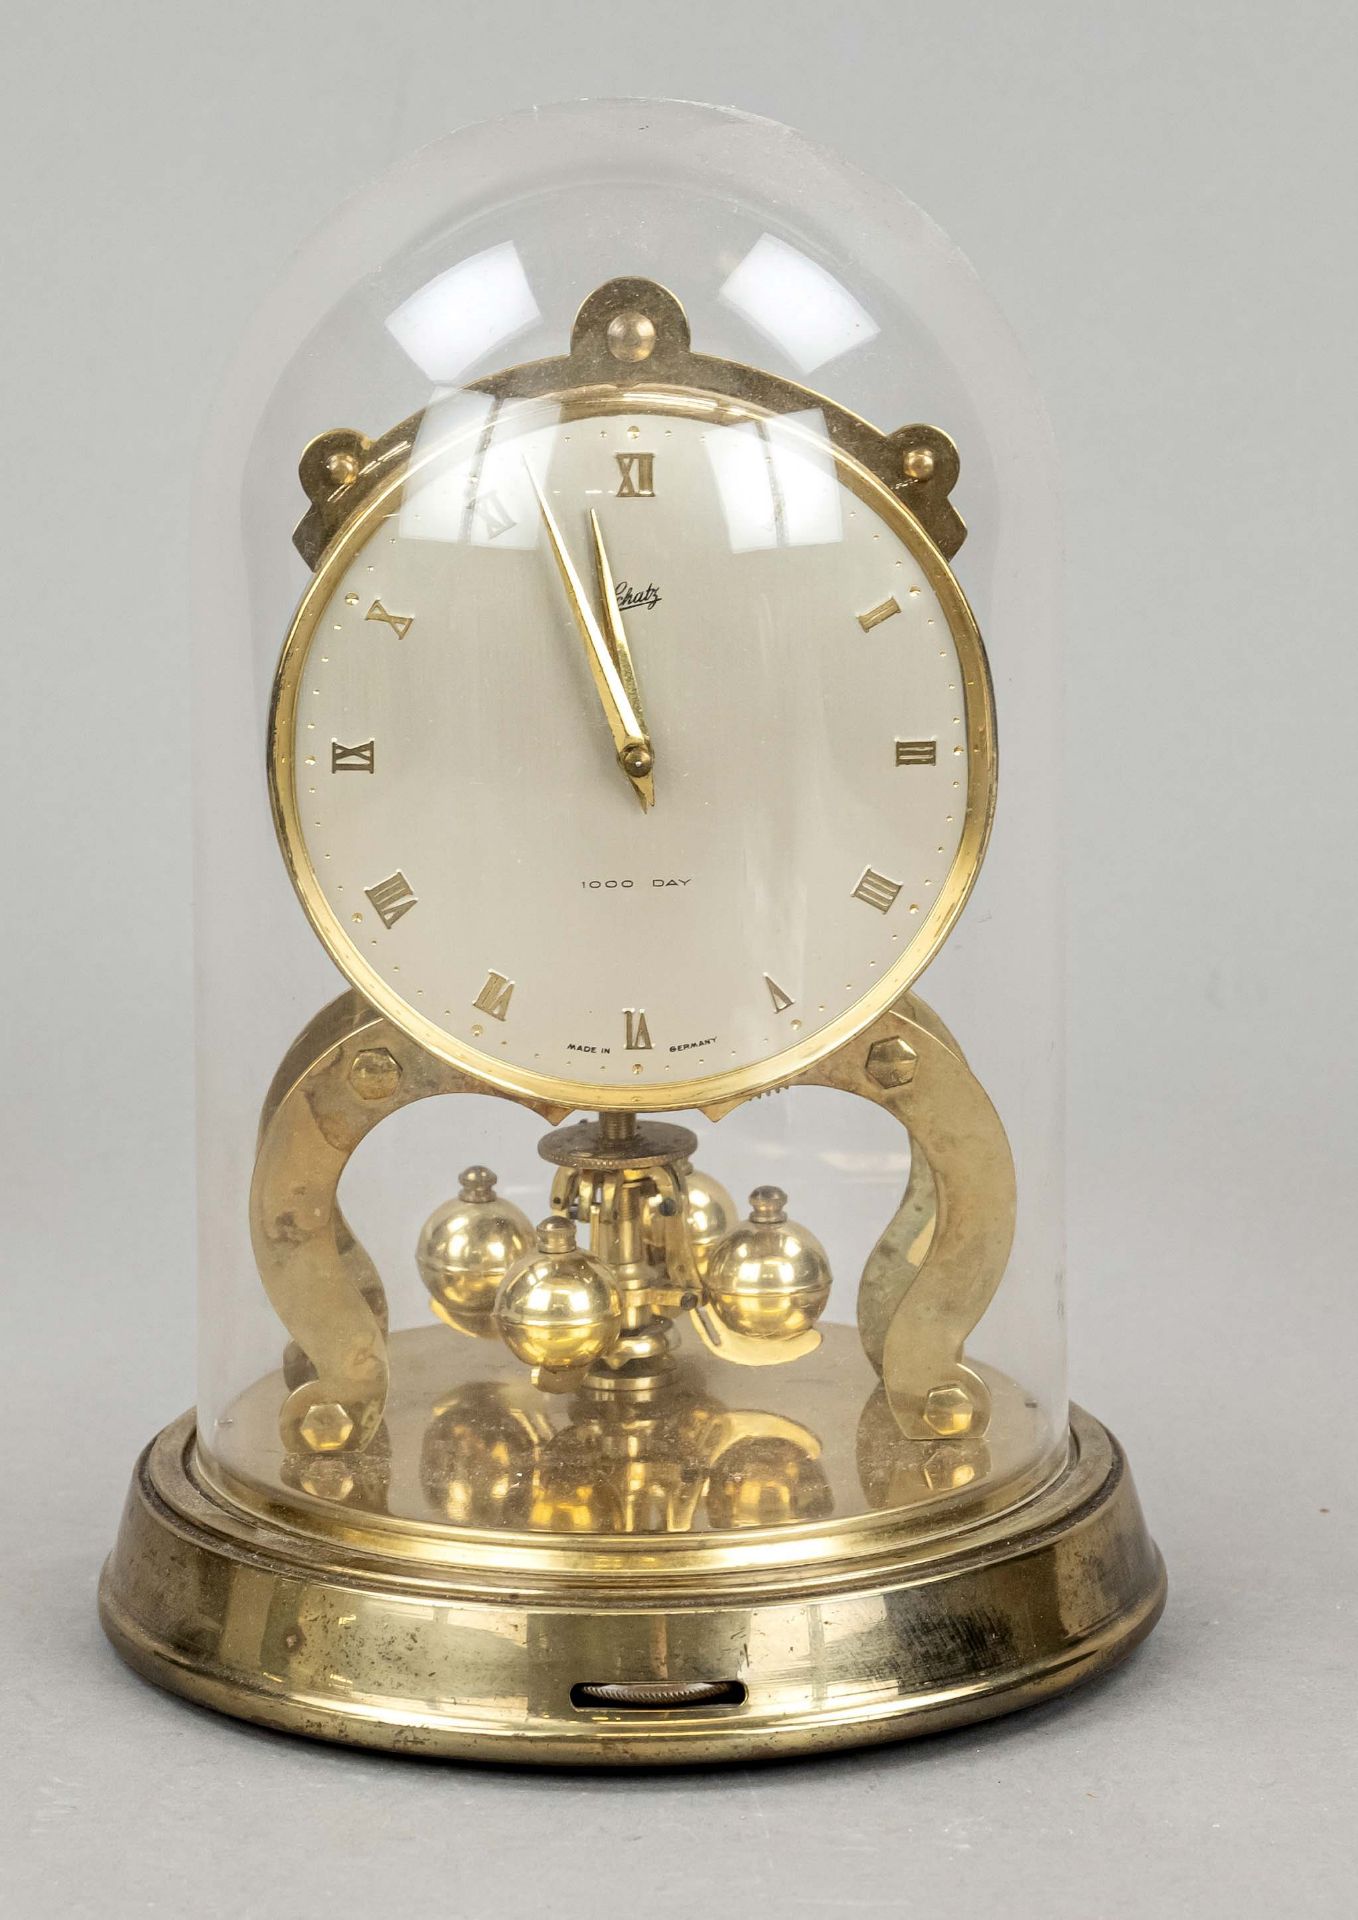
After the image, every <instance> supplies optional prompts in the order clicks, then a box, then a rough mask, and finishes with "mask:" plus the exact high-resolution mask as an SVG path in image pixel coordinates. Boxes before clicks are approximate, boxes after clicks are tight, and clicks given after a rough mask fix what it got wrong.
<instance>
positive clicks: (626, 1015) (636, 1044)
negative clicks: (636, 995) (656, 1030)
mask: <svg viewBox="0 0 1358 1920" xmlns="http://www.w3.org/2000/svg"><path fill="white" fill-rule="evenodd" d="M623 1019H624V1020H625V1021H626V1022H627V1051H628V1052H629V1053H647V1052H649V1051H650V1046H651V1029H650V1028H649V1027H648V1026H647V1025H646V1015H645V1014H644V1013H643V1012H642V1011H641V1010H640V1008H639V1007H626V1008H624V1009H623Z"/></svg>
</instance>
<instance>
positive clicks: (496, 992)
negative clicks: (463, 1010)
mask: <svg viewBox="0 0 1358 1920" xmlns="http://www.w3.org/2000/svg"><path fill="white" fill-rule="evenodd" d="M513 991H514V982H513V981H512V980H506V979H505V977H504V975H503V974H502V973H488V974H487V975H486V984H485V986H484V987H482V989H481V991H480V993H478V994H477V996H476V998H475V1000H473V1001H472V1005H473V1006H474V1007H480V1009H481V1011H482V1013H488V1014H489V1015H490V1017H491V1019H492V1020H503V1019H504V1017H505V1015H506V1014H507V1013H508V1012H509V999H510V995H511V994H512V993H513Z"/></svg>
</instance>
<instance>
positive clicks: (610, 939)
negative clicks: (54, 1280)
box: [101, 101, 1164, 1764]
mask: <svg viewBox="0 0 1358 1920" xmlns="http://www.w3.org/2000/svg"><path fill="white" fill-rule="evenodd" d="M200 508H201V511H200V517H199V542H198V552H199V558H198V568H197V576H196V578H197V586H196V599H195V606H194V621H193V632H194V650H195V659H196V667H197V676H196V678H197V693H198V697H197V706H196V729H197V731H196V739H195V746H194V752H195V761H196V773H197V798H196V809H195V817H196V856H197V866H196V881H197V885H196V912H197V948H196V951H197V974H198V977H197V1015H198V1024H197V1033H198V1054H199V1080H198V1085H199V1116H198V1127H199V1130H198V1139H199V1157H198V1207H199V1221H200V1259H199V1270H200V1284H201V1302H200V1326H201V1373H200V1388H199V1401H198V1409H197V1415H196V1420H195V1419H194V1418H193V1417H192V1416H187V1417H186V1418H185V1419H184V1420H183V1421H180V1422H178V1423H176V1424H175V1425H173V1426H171V1427H168V1428H167V1429H166V1430H165V1432H164V1433H163V1434H161V1435H160V1436H159V1437H158V1439H157V1440H156V1441H155V1442H153V1444H152V1446H151V1447H150V1449H148V1451H147V1453H146V1455H145V1456H144V1457H143V1459H142V1460H141V1461H140V1462H139V1463H138V1467H137V1470H136V1474H135V1475H134V1479H133V1486H132V1491H131V1493H130V1495H129V1499H128V1504H127V1508H126V1511H125V1514H124V1521H123V1526H122V1530H121V1532H120V1535H119V1541H118V1545H117V1547H116V1549H115V1551H114V1554H113V1556H112V1557H111V1559H110V1562H109V1565H108V1568H107V1569H106V1572H105V1577H104V1582H103V1585H102V1588H101V1594H102V1604H103V1609H104V1619H105V1623H106V1625H107V1627H108V1630H109V1632H110V1634H111V1635H112V1637H113V1639H114V1641H115V1643H116V1644H117V1645H118V1646H119V1648H120V1649H121V1651H122V1652H123V1653H124V1654H125V1656H126V1657H127V1658H128V1659H129V1660H130V1661H131V1662H132V1663H133V1664H134V1665H135V1666H137V1667H138V1668H139V1669H140V1670H141V1671H143V1672H145V1673H147V1674H148V1675H150V1676H151V1677H153V1678H155V1679H157V1680H159V1681H161V1682H162V1683H163V1684H165V1685H167V1686H169V1687H172V1688H175V1689H177V1690H179V1691H181V1692H184V1693H187V1694H189V1695H190V1696H191V1697H193V1698H195V1699H197V1700H200V1701H204V1702H206V1703H207V1704H210V1705H213V1706H216V1707H220V1708H223V1709H224V1710H226V1711H229V1712H233V1713H237V1714H239V1715H242V1716H243V1717H246V1718H249V1719H255V1720H262V1721H264V1722H266V1723H268V1724H270V1725H274V1726H279V1727H287V1728H292V1729H295V1730H300V1731H304V1732H307V1733H310V1734H313V1735H315V1734H319V1735H324V1736H328V1737H333V1738H337V1739H342V1740H353V1741H360V1742H366V1743H368V1744H371V1745H375V1746H379V1747H389V1748H408V1747H418V1748H420V1749H422V1750H423V1751H425V1752H430V1753H444V1754H452V1755H460V1756H472V1757H476V1756H495V1757H502V1756H504V1757H510V1758H514V1759H533V1760H543V1761H549V1762H576V1761H579V1760H582V1759H583V1760H588V1761H595V1762H615V1763H621V1764H631V1763H633V1762H635V1761H637V1760H645V1761H654V1760H663V1761H669V1760H674V1761H691V1760H695V1759H704V1758H728V1759H730V1758H745V1759H749V1758H757V1757H760V1756H763V1755H767V1754H771V1753H775V1752H779V1753H786V1752H794V1751H801V1750H805V1749H809V1748H819V1747H826V1746H835V1745H843V1744H847V1743H850V1742H854V1741H860V1740H874V1739H884V1738H888V1737H892V1736H896V1735H900V1734H904V1733H910V1732H921V1731H927V1730H931V1729H932V1728H935V1727H938V1726H942V1725H949V1724H954V1723H956V1722H958V1721H962V1720H968V1719H975V1718H978V1717H980V1716H982V1715H984V1714H989V1713H996V1712H1003V1711H1008V1710H1009V1709H1010V1708H1012V1707H1014V1706H1018V1705H1021V1704H1023V1703H1024V1702H1025V1701H1028V1700H1034V1699H1038V1698H1042V1697H1045V1696H1046V1695H1048V1694H1050V1693H1052V1692H1055V1691H1057V1690H1059V1689H1061V1688H1065V1687H1068V1686H1070V1685H1072V1684H1073V1683H1074V1682H1075V1681H1077V1680H1079V1679H1081V1678H1083V1677H1084V1676H1086V1675H1088V1674H1092V1673H1095V1672H1098V1671H1101V1670H1102V1669H1103V1668H1105V1667H1107V1666H1108V1665H1110V1664H1111V1663H1112V1662H1113V1661H1114V1660H1116V1659H1117V1658H1119V1657H1120V1656H1121V1655H1122V1654H1123V1653H1125V1652H1127V1651H1128V1650H1129V1649H1130V1647H1132V1646H1133V1645H1134V1644H1135V1643H1136V1642H1137V1641H1138V1640H1139V1639H1140V1638H1141V1637H1142V1635H1144V1634H1145V1633H1146V1632H1147V1631H1148V1630H1149V1628H1150V1627H1151V1626H1152V1625H1153V1624H1154V1621H1155V1619H1156V1617H1157V1615H1158V1612H1159V1608H1160V1606H1161V1603H1162V1600H1163V1595H1164V1571H1163V1568H1162V1566H1161V1565H1160V1562H1159V1558H1158V1556H1157V1554H1156V1552H1155V1549H1154V1547H1153V1545H1152V1544H1151V1542H1150V1540H1149V1538H1148V1536H1147V1534H1146V1531H1145V1527H1144V1523H1143V1521H1142V1519H1141V1515H1140V1510H1139V1508H1138V1506H1137V1501H1136V1495H1135V1491H1134V1489H1133V1486H1132V1482H1131V1478H1130V1475H1129V1474H1128V1472H1127V1471H1126V1466H1125V1462H1124V1461H1123V1458H1122V1455H1121V1453H1120V1451H1119V1449H1118V1447H1117V1443H1116V1442H1115V1441H1114V1440H1113V1438H1112V1436H1111V1435H1109V1434H1108V1433H1106V1432H1105V1430H1104V1429H1103V1428H1102V1427H1100V1426H1099V1424H1098V1422H1097V1421H1095V1420H1093V1419H1092V1418H1091V1417H1090V1416H1089V1415H1087V1414H1084V1413H1082V1412H1080V1411H1078V1410H1076V1411H1074V1412H1072V1410H1071V1409H1070V1408H1069V1407H1068V1404H1067V1400H1066V1393H1065V1373H1064V1354H1063V1340H1062V1333H1063V1320H1062V1302H1061V1286H1062V1224H1063V1204H1062V1171H1063V1161H1062V1136H1061V1118H1062V1114H1061V1106H1062V1102H1061V1092H1062V1075H1063V1062H1062V1027H1063V1020H1062V1014H1063V1007H1062V979H1061V957H1062V948H1063V942H1062V928H1061V887H1060V852H1059V850H1060V845H1061V820H1060V811H1059V785H1058V766H1059V759H1060V691H1061V689H1060V678H1059V670H1058V660H1057V621H1056V599H1057V588H1056V573H1057V524H1056V522H1057V513H1056V498H1055V488H1054V483H1053V470H1052V457H1051V449H1050V444H1049V439H1048V435H1047V430H1046V426H1045V422H1044V420H1043V415H1042V410H1041V407H1040V405H1039V404H1038V401H1037V398H1036V396H1035V394H1034V391H1033V387H1032V383H1031V381H1030V379H1029V377H1028V374H1027V372H1026V370H1025V369H1024V367H1023V365H1022V364H1021V362H1020V360H1019V357H1018V355H1017V353H1016V352H1015V349H1014V345H1013V342H1012V340H1011V339H1010V336H1009V334H1008V332H1007V331H1006V329H1005V327H1004V325H1003V323H1002V321H1001V320H1000V319H999V317H998V315H997V314H996V312H995V310H994V308H993V306H992V304H991V303H990V301H989V300H988V299H987V298H986V296H985V294H984V293H983V292H982V291H981V289H980V287H979V286H978V285H977V282H976V280H975V278H974V276H973V275H972V273H971V271H970V269H969V268H968V266H967V264H966V262H965V261H964V260H963V259H962V257H961V256H960V254H958V253H957V251H956V250H955V249H954V248H953V247H951V246H950V245H949V244H948V242H947V241H946V240H944V238H943V237H942V236H941V235H940V234H939V233H938V231H937V230H936V229H935V228H934V227H933V226H931V225H930V224H929V222H928V221H927V220H926V218H925V217H924V215H923V214H922V213H920V212H919V211H918V209H916V208H915V207H913V206H911V205H910V204H909V203H908V202H907V201H905V200H903V199H901V198H899V197H898V196H897V195H895V194H893V193H891V192H889V191H887V190H886V189H885V188H883V187H880V186H878V185H875V184H873V183H872V182H870V181H867V180H865V179H863V178H862V177H860V176H859V175H857V174H855V173H854V172H852V171H851V170H850V169H849V168H847V167H845V166H843V165H841V164H840V163H839V162H837V161H835V160H833V159H831V158H829V157H828V156H826V155H824V154H822V153H820V152H818V151H817V150H816V149H814V148H812V147H810V146H808V145H807V144H806V143H805V142H804V141H803V140H801V139H799V138H798V137H797V136H796V135H794V134H792V133H789V132H788V131H787V130H786V129H784V128H781V127H777V126H774V125H771V124H770V123H768V122H766V121H760V120H754V119H750V118H748V117H745V116H742V115H740V114H736V113H730V112H725V111H720V110H718V109H715V108H708V107H698V106H684V105H674V104H669V103H658V102H636V101H614V102H604V103H602V104H598V103H596V104H578V105H571V106H564V107H556V108H552V109H549V110H544V111H542V112H536V113H532V114H528V115H521V116H519V117H517V118H514V119H511V120H505V121H501V122H498V123H495V124H493V125H487V126H482V127H477V128H472V129H470V130H469V131H467V132H463V133H459V134H456V135H454V136H453V137H451V138H450V139H447V140H445V141H443V142H441V143H440V144H439V145H437V146H435V147H432V148H430V149H429V150H428V151H427V152H425V153H422V154H419V155H417V156H416V157H415V158H414V159H413V160H411V161H410V162H409V163H408V164H406V165H405V166H403V167H401V168H399V169H398V170H397V171H396V172H394V173H393V174H391V175H390V176H389V177H388V178H387V179H386V180H384V181H383V182H381V183H380V185H378V186H377V187H376V188H375V189H374V190H373V191H372V192H371V193H370V194H368V195H366V196H365V197H363V198H362V199H360V200H358V201H356V202H354V203H353V204H352V205H350V206H349V207H348V208H347V209H345V210H344V211H343V212H342V213H341V214H340V215H339V216H338V218H337V219H336V220H335V221H334V222H333V223H332V224H331V225H330V226H329V227H328V228H327V229H326V231H325V232H324V233H323V234H321V235H320V236H319V237H318V238H317V239H316V241H315V242H314V243H313V244H312V245H311V247H310V248H309V249H308V250H307V251H306V252H305V253H304V255H303V256H302V258H301V259H300V260H299V261H298V263H297V266H296V268H295V270H294V271H293V273H292V275H291V276H290V278H289V279H288V281H287V283H286V284H285V285H284V286H283V287H282V288H281V289H280V291H279V292H278V294H277V295H276V297H275V298H274V300H273V301H272V302H271V304H270V306H269V307H268V309H267V311H266V312H265V313H264V314H262V315H261V317H260V320H259V323H258V325H257V326H256V328H255V330H254V333H253V334H252V336H251V337H250V339H249V340H248V341H247V343H246V345H245V347H244V349H243V351H242V353H241V356H240V358H239V360H238V362H237V365H236V367H235V369H234V371H233V373H232V375H231V377H230V380H229V382H228V383H227V386H226V388H225V391H224V394H223V397H222V401H221V405H220V407H219V409H218V413H217V417H216V424H215V427H214V430H213V433H212V436H211V439H210V443H209V446H208V450H207V458H206V462H205V468H204V478H203V484H202V490H201V497H200ZM452 1096H456V1097H455V1098H454V1097H452ZM767 1096H773V1097H767ZM747 1194H748V1196H749V1197H748V1200H746V1199H745V1198H744V1196H745V1195H747ZM737 1195H739V1196H741V1197H740V1198H736V1197H735V1196H737ZM535 1223H536V1224H535Z"/></svg>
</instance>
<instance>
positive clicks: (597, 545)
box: [589, 507, 646, 727]
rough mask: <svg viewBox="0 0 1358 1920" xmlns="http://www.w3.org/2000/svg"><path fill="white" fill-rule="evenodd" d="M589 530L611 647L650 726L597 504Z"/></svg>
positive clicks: (643, 721)
mask: <svg viewBox="0 0 1358 1920" xmlns="http://www.w3.org/2000/svg"><path fill="white" fill-rule="evenodd" d="M589 530H590V533H591V535H592V536H593V540H594V569H595V573H596V575H597V577H598V581H599V603H600V605H601V606H602V607H603V610H604V620H605V623H606V624H607V627H608V650H609V652H610V653H611V654H612V656H613V661H614V664H615V665H616V667H617V669H618V673H619V676H620V677H621V680H622V683H623V686H624V687H625V688H626V689H627V695H628V698H629V699H630V700H631V702H632V709H633V711H634V712H635V714H636V716H637V718H638V720H640V722H641V724H642V726H643V727H644V726H645V725H646V710H645V708H644V707H643V705H642V701H641V690H640V688H639V687H638V686H637V674H636V668H635V667H634V666H633V664H632V649H631V648H630V647H629V646H628V644H627V630H626V628H625V627H624V626H623V624H622V609H621V608H620V607H619V605H618V589H617V587H616V586H615V585H614V583H613V569H612V568H611V567H610V566H609V564H608V551H607V549H606V548H605V546H604V536H603V531H602V529H601V528H600V526H599V516H598V514H597V513H596V512H595V511H594V509H593V507H591V508H590V510H589Z"/></svg>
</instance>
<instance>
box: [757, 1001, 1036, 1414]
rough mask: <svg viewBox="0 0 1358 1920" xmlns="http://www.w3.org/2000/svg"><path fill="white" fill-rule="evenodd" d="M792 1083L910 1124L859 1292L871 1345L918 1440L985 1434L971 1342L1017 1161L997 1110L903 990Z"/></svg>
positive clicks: (1002, 1260) (895, 1408) (1009, 1236)
mask: <svg viewBox="0 0 1358 1920" xmlns="http://www.w3.org/2000/svg"><path fill="white" fill-rule="evenodd" d="M792 1084H793V1085H794V1086H803V1087H805V1086H818V1087H836V1088H839V1089H840V1090H841V1091H842V1092H845V1093H856V1094H859V1095H861V1096H862V1098H863V1099H865V1100H871V1101H872V1102H873V1103H874V1104H875V1105H876V1106H879V1107H884V1108H885V1109H886V1111H887V1112H888V1113H890V1114H892V1115H894V1117H895V1118H896V1119H897V1120H899V1121H900V1123H901V1125H902V1126H903V1127H905V1128H906V1129H907V1130H908V1132H909V1134H910V1147H911V1153H910V1179H909V1183H908V1184H907V1187H906V1190H905V1195H904V1198H903V1199H902V1201H901V1204H900V1206H899V1207H898V1208H897V1210H896V1213H895V1215H894V1217H893V1218H892V1220H891V1222H890V1224H889V1225H888V1227H887V1228H886V1231H885V1232H884V1233H883V1234H882V1237H881V1238H880V1240H878V1242H877V1244H876V1246H875V1247H874V1248H873V1250H872V1252H871V1253H870V1254H869V1256H868V1261H867V1265H866V1266H865V1267H864V1269H863V1277H862V1280H861V1281H860V1283H859V1289H858V1329H859V1333H860V1335H861V1337H862V1341H863V1350H864V1352H865V1353H866V1354H867V1356H868V1358H869V1360H871V1362H872V1364H873V1365H874V1366H875V1367H876V1368H877V1369H878V1371H879V1372H880V1373H881V1375H882V1384H883V1386H884V1387H885V1389H886V1395H887V1399H888V1401H889V1403H890V1406H891V1411H892V1413H893V1414H894V1416H895V1419H896V1423H897V1425H898V1426H899V1428H900V1430H901V1432H902V1433H903V1434H904V1435H905V1436H906V1437H907V1438H908V1439H911V1440H936V1439H940V1438H942V1439H954V1438H961V1437H964V1436H965V1437H968V1438H973V1439H974V1438H979V1437H980V1436H981V1435H982V1434H984V1432H985V1430H986V1427H987V1425H988V1424H989V1420H990V1394H989V1390H988V1389H987V1387H986V1384H985V1382H984V1381H983V1380H982V1378H981V1376H980V1374H979V1373H977V1372H976V1370H975V1369H974V1368H973V1367H969V1366H968V1365H967V1364H966V1362H965V1360H964V1359H963V1347H964V1345H965V1343H966V1340H967V1338H968V1336H969V1335H970V1333H971V1332H972V1329H973V1328H974V1327H975V1325H976V1323H977V1321H978V1320H979V1319H980V1318H981V1315H982V1314H983V1313H984V1312H985V1310H986V1308H987V1307H988V1306H989V1305H990V1302H991V1300H992V1299H993V1298H994V1296H995V1291H996V1289H997V1287H998V1286H999V1284H1000V1281H1001V1279H1002V1278H1003V1276H1004V1269H1005V1266H1006V1264H1007V1262H1008V1259H1009V1251H1010V1248H1011V1246H1012V1245H1013V1239H1014V1221H1015V1215H1016V1209H1017V1190H1016V1186H1015V1181H1014V1161H1013V1156H1012V1154H1011V1153H1010V1150H1009V1142H1008V1139H1007V1138H1006V1136H1005V1131H1004V1127H1003V1125H1002V1124H1001V1122H1000V1117H999V1115H998V1114H997V1113H996V1111H995V1109H994V1107H993V1106H992V1105H991V1103H990V1099H989V1097H988V1096H987V1094H986V1091H985V1088H984V1087H983V1086H982V1085H981V1083H980V1081H979V1080H978V1079H977V1078H976V1076H975V1074H973V1073H972V1071H971V1069H970V1067H969V1066H968V1065H967V1063H966V1061H965V1059H964V1058H963V1056H962V1050H961V1048H960V1047H959V1046H958V1044H957V1042H956V1040H955V1039H954V1038H953V1036H952V1034H951V1033H949V1031H948V1029H947V1028H946V1027H945V1026H944V1024H943V1022H942V1021H941V1020H940V1019H939V1018H938V1015H937V1014H936V1013H934V1012H933V1010H932V1009H931V1008H930V1007H928V1006H926V1005H925V1003H924V1002H923V1001H922V1000H920V999H917V998H916V997H915V995H913V994H909V993H905V994H902V995H901V996H900V998H899V999H898V1000H896V1001H894V1002H893V1004H892V1005H891V1006H890V1007H888V1008H887V1010H886V1012H885V1013H883V1014H881V1015H880V1016H879V1017H878V1018H877V1019H876V1020H875V1021H874V1022H873V1023H872V1025H871V1026H870V1027H868V1028H866V1029H865V1030H864V1031H863V1032H862V1033H860V1034H859V1035H858V1036H857V1038H856V1039H854V1040H851V1041H849V1042H848V1043H847V1044H846V1045H845V1046H843V1047H841V1048H839V1049H838V1051H837V1052H835V1053H833V1054H831V1055H830V1056H829V1057H828V1058H827V1059H824V1060H820V1061H817V1062H816V1063H815V1065H814V1066H812V1067H810V1068H808V1069H807V1071H806V1072H805V1073H802V1074H800V1075H799V1076H798V1077H797V1079H796V1080H795V1081H794V1082H793V1083H792Z"/></svg>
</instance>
